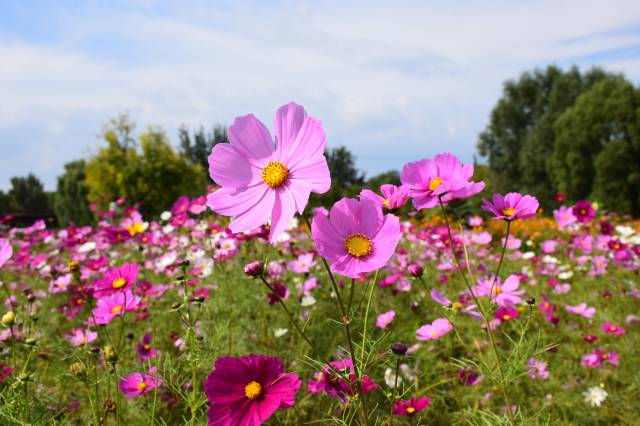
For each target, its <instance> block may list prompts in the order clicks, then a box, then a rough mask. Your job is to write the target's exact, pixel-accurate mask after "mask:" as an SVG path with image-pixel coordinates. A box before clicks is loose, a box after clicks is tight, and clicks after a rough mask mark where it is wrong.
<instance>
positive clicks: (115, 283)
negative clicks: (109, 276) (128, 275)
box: [112, 278, 127, 288]
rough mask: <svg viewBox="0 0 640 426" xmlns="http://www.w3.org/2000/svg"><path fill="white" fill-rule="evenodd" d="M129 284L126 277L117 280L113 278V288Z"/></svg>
mask: <svg viewBox="0 0 640 426" xmlns="http://www.w3.org/2000/svg"><path fill="white" fill-rule="evenodd" d="M125 284H127V280H125V279H124V278H118V279H117V280H113V283H112V285H113V288H122V287H124V286H125Z"/></svg>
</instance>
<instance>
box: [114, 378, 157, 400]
mask: <svg viewBox="0 0 640 426" xmlns="http://www.w3.org/2000/svg"><path fill="white" fill-rule="evenodd" d="M160 385H162V379H161V378H160V376H156V375H155V373H154V374H142V373H137V372H136V373H132V374H129V375H128V376H126V377H123V378H122V379H120V390H121V391H122V393H123V394H124V396H126V397H127V398H129V399H132V398H135V397H136V396H140V395H144V394H145V393H149V392H151V391H152V390H154V389H155V388H157V387H160Z"/></svg>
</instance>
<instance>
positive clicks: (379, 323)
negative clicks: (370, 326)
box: [376, 311, 396, 330]
mask: <svg viewBox="0 0 640 426" xmlns="http://www.w3.org/2000/svg"><path fill="white" fill-rule="evenodd" d="M395 317H396V312H395V311H388V312H384V313H382V314H380V315H378V318H377V319H376V327H378V328H381V329H383V330H384V329H386V328H387V326H388V325H389V324H391V322H392V321H393V320H394V318H395Z"/></svg>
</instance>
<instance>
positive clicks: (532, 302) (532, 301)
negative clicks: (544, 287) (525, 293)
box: [527, 297, 536, 306]
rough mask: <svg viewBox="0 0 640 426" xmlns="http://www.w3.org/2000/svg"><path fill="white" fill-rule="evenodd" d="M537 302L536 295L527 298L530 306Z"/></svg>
mask: <svg viewBox="0 0 640 426" xmlns="http://www.w3.org/2000/svg"><path fill="white" fill-rule="evenodd" d="M535 304H536V298H535V297H529V298H527V305H529V306H533V305H535Z"/></svg>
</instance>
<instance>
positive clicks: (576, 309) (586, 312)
mask: <svg viewBox="0 0 640 426" xmlns="http://www.w3.org/2000/svg"><path fill="white" fill-rule="evenodd" d="M564 308H565V309H566V310H567V312H570V313H572V314H576V315H581V316H583V317H585V318H591V317H593V314H595V313H596V308H593V307H591V308H590V307H588V306H587V304H586V303H581V304H579V305H576V306H571V305H565V307H564Z"/></svg>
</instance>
